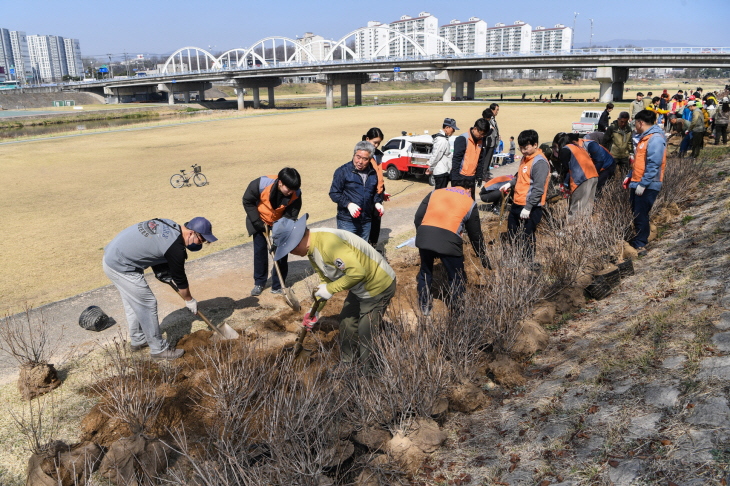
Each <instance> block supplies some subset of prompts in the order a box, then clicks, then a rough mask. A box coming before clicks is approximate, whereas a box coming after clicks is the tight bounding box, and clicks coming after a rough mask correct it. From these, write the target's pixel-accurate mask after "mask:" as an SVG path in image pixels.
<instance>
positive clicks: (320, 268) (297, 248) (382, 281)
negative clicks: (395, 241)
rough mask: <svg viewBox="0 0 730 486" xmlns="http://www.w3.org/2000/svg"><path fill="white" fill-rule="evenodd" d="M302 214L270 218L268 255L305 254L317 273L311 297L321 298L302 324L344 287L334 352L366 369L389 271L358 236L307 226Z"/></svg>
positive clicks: (387, 295)
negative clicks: (337, 348)
mask: <svg viewBox="0 0 730 486" xmlns="http://www.w3.org/2000/svg"><path fill="white" fill-rule="evenodd" d="M308 217H309V215H308V214H305V215H304V216H302V217H301V218H299V220H297V221H292V220H290V219H281V220H279V221H277V222H276V223H275V224H274V228H273V231H272V239H273V244H274V246H275V247H276V252H275V253H274V259H275V260H280V259H282V258H284V257H285V256H286V255H287V254H289V253H291V254H292V255H297V256H301V257H304V256H306V257H307V258H309V263H310V264H311V265H312V268H314V270H315V271H316V272H317V275H319V280H320V284H319V286H318V288H317V291H316V292H315V298H317V299H321V300H324V301H325V302H323V303H322V304H321V305H320V307H319V309H318V311H317V312H316V313H315V316H314V317H313V318H310V317H309V314H307V316H306V317H305V318H304V321H303V322H302V326H304V327H305V328H307V329H308V330H311V329H312V326H313V325H314V324H316V323H317V320H318V318H319V311H321V310H322V308H323V307H324V305H325V304H326V301H327V300H329V299H331V298H332V296H333V295H334V294H336V293H337V292H340V291H343V290H348V291H349V292H348V294H347V297H346V298H345V303H344V305H343V307H342V311H341V312H340V317H339V319H340V357H341V359H342V361H344V362H347V363H351V362H356V361H359V362H360V363H361V364H362V366H363V367H364V368H365V369H366V370H367V369H370V368H371V363H370V359H371V357H370V356H371V354H370V350H371V342H372V333H373V332H375V331H376V330H377V329H378V327H379V326H380V322H381V319H382V317H383V314H384V313H385V310H386V308H387V307H388V303H389V302H390V300H391V299H392V298H393V296H394V295H395V289H396V283H395V281H396V279H395V272H394V271H393V269H392V268H391V267H390V265H388V263H387V262H386V261H385V259H384V258H383V256H382V255H381V254H380V253H378V252H377V251H376V250H375V249H374V248H373V247H372V246H370V245H369V244H368V242H367V241H365V240H364V239H362V238H360V237H359V236H356V235H354V234H352V233H350V232H349V231H344V230H337V229H332V228H316V229H308V228H307V218H308Z"/></svg>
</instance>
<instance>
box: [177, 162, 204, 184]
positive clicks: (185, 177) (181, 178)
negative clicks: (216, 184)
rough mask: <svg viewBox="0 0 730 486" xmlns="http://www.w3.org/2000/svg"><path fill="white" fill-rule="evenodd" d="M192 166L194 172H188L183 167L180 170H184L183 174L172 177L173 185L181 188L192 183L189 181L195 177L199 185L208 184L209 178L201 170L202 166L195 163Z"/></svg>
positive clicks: (194, 180)
mask: <svg viewBox="0 0 730 486" xmlns="http://www.w3.org/2000/svg"><path fill="white" fill-rule="evenodd" d="M190 167H192V168H193V173H192V174H186V173H185V169H181V170H180V172H182V175H181V174H175V175H174V176H172V177H170V184H172V187H174V188H175V189H179V188H181V187H182V186H184V185H186V184H187V185H190V184H189V183H188V181H189V180H190V179H191V178H192V179H193V183H194V184H195V185H196V186H198V187H203V186H205V185H206V184H208V178H207V177H205V175H204V174H203V173H202V172H201V170H202V168H201V167H200V166H199V165H198V164H193V165H191V166H190Z"/></svg>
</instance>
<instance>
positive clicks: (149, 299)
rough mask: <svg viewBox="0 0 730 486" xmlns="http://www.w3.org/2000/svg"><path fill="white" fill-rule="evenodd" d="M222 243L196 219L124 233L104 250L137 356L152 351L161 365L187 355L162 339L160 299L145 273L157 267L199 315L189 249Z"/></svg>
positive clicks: (105, 264)
mask: <svg viewBox="0 0 730 486" xmlns="http://www.w3.org/2000/svg"><path fill="white" fill-rule="evenodd" d="M217 240H218V238H216V237H215V236H213V228H212V226H211V224H210V221H208V220H207V219H205V218H201V217H197V218H193V219H191V220H190V221H189V222H187V223H185V224H184V225H182V226H181V225H179V224H177V223H175V222H174V221H173V220H171V219H159V218H155V219H150V220H148V221H142V222H141V223H138V224H135V225H132V226H130V227H129V228H127V229H125V230H123V231H122V232H121V233H119V234H118V235H117V236H116V237H115V238H114V239H113V240H112V241H111V243H109V244H108V245H107V246H106V247H105V248H104V259H103V262H102V265H103V268H104V273H106V275H107V277H109V280H111V281H112V283H113V284H114V286H115V287H116V288H117V290H119V294H120V295H121V297H122V303H123V304H124V311H125V313H126V315H127V323H128V324H129V339H130V341H131V344H132V351H139V350H140V349H143V348H146V347H149V348H150V355H151V357H152V359H158V360H162V359H166V360H172V359H177V358H179V357H181V356H182V355H183V354H185V351H184V350H182V349H175V348H174V347H171V346H170V345H169V344H168V343H167V341H166V340H165V339H163V338H162V331H160V324H159V320H158V317H157V300H156V299H155V296H154V294H153V293H152V290H150V287H149V285H147V281H145V279H144V271H145V269H146V268H148V267H152V269H153V270H154V271H155V276H156V277H157V278H158V279H160V280H161V281H163V282H166V283H167V282H168V281H173V282H175V284H176V285H177V288H178V290H179V291H180V294H181V295H182V296H183V298H184V299H185V305H186V307H187V308H188V309H190V312H192V313H193V314H196V315H197V314H198V302H197V301H196V300H195V299H194V298H193V296H192V295H191V294H190V287H189V285H188V279H187V276H186V275H185V260H186V259H187V257H188V255H187V252H186V249H187V250H190V251H198V250H200V249H201V248H202V247H203V243H212V242H214V241H217Z"/></svg>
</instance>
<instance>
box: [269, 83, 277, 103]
mask: <svg viewBox="0 0 730 486" xmlns="http://www.w3.org/2000/svg"><path fill="white" fill-rule="evenodd" d="M268 88H269V108H275V107H276V102H275V101H274V87H273V86H269V87H268Z"/></svg>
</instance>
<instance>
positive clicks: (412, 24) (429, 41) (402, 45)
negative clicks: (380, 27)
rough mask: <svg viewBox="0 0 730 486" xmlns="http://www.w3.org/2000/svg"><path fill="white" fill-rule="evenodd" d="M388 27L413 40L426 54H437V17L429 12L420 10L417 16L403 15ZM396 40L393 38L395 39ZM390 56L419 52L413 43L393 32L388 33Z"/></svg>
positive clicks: (410, 54) (411, 54)
mask: <svg viewBox="0 0 730 486" xmlns="http://www.w3.org/2000/svg"><path fill="white" fill-rule="evenodd" d="M389 27H390V28H391V29H393V30H396V31H398V32H400V33H402V34H405V35H407V36H409V37H411V38H413V39H414V40H415V42H416V43H417V44H418V45H419V46H420V47H421V48H422V49H423V50H424V51H425V52H426V54H427V55H429V56H430V55H434V54H438V39H437V37H438V32H439V25H438V19H437V18H436V17H434V16H433V15H431V14H430V13H429V12H421V13H419V14H418V17H415V18H414V17H411V16H409V15H403V16H402V17H401V18H400V20H396V21H395V22H391V23H390V24H389ZM396 38H397V40H393V39H396ZM389 40H393V42H391V44H390V49H389V55H390V56H414V55H418V54H420V52H419V51H418V50H417V49H416V47H415V46H413V44H411V43H410V42H408V41H406V40H405V39H403V38H402V37H400V36H397V35H396V34H394V33H392V32H391V33H390V37H389Z"/></svg>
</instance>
